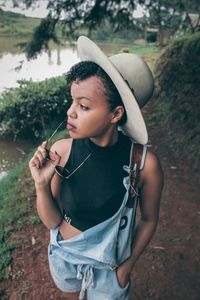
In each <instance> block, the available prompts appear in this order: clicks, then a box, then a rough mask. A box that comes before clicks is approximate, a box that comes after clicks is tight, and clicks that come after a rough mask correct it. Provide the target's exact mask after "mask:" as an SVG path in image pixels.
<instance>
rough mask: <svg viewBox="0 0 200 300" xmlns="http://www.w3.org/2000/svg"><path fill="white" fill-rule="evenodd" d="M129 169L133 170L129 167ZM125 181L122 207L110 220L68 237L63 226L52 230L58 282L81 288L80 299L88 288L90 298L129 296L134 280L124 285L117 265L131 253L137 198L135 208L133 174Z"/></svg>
mask: <svg viewBox="0 0 200 300" xmlns="http://www.w3.org/2000/svg"><path fill="white" fill-rule="evenodd" d="M125 169H126V170H127V172H129V167H127V166H125ZM123 183H124V186H125V187H126V190H127V191H126V193H125V196H124V199H123V202H122V204H121V207H120V208H119V210H118V211H117V213H116V214H115V215H113V216H112V217H111V218H109V219H108V220H106V221H104V222H102V223H100V224H98V225H96V226H94V227H92V228H89V229H88V230H86V231H84V232H82V233H80V234H79V235H77V236H75V237H73V238H71V239H68V240H62V239H59V228H56V229H53V230H51V231H50V244H49V248H48V249H49V251H48V254H49V255H48V256H49V265H50V271H51V274H52V277H53V279H54V282H55V283H56V285H57V286H58V288H59V289H61V290H62V291H64V292H77V291H80V296H79V299H80V300H81V299H83V298H84V294H85V292H86V290H87V299H88V300H102V299H105V300H128V297H129V287H130V283H129V282H128V283H127V285H126V287H125V288H121V287H120V285H119V283H118V280H117V277H116V272H115V269H116V267H117V266H119V265H120V264H121V263H122V262H123V261H124V260H125V259H127V258H128V257H129V256H130V254H131V243H132V237H133V234H134V227H135V211H136V207H137V198H134V199H132V200H133V201H134V203H133V207H132V208H128V207H127V206H126V204H127V201H128V196H129V189H130V184H129V178H128V177H125V178H124V181H123Z"/></svg>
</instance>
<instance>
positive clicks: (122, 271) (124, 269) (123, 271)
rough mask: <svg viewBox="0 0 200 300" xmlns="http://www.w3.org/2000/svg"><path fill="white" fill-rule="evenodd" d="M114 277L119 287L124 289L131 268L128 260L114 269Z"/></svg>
mask: <svg viewBox="0 0 200 300" xmlns="http://www.w3.org/2000/svg"><path fill="white" fill-rule="evenodd" d="M116 275H117V279H118V283H119V285H120V287H121V288H125V286H126V285H127V283H128V281H129V279H130V276H131V268H130V263H129V262H128V260H127V261H125V262H123V263H122V264H121V265H119V267H118V268H117V269H116Z"/></svg>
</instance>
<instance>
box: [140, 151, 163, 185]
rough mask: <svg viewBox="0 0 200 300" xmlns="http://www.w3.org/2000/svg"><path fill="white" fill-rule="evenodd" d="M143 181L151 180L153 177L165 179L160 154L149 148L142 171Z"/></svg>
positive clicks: (160, 179)
mask: <svg viewBox="0 0 200 300" xmlns="http://www.w3.org/2000/svg"><path fill="white" fill-rule="evenodd" d="M141 177H142V178H141V179H142V181H143V182H144V181H150V180H151V178H152V179H153V178H154V179H156V178H157V179H158V180H159V181H163V170H162V166H161V163H160V159H159V158H158V156H157V155H156V154H155V153H154V152H153V151H151V150H149V149H148V150H147V154H146V159H145V164H144V168H143V170H142V172H141Z"/></svg>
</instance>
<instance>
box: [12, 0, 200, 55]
mask: <svg viewBox="0 0 200 300" xmlns="http://www.w3.org/2000/svg"><path fill="white" fill-rule="evenodd" d="M13 1H14V2H15V5H16V0H13ZM39 2H40V1H39V0H21V1H18V3H19V4H18V5H23V4H26V6H27V7H31V6H34V5H36V4H38V3H39ZM47 3H48V4H47V9H48V11H49V13H48V15H47V17H46V18H45V19H43V20H42V21H41V24H40V25H39V27H37V28H36V30H35V32H34V34H33V38H32V40H31V42H30V43H29V45H28V47H27V57H28V58H29V59H30V58H32V57H34V56H35V55H36V54H37V53H39V52H40V51H41V50H42V48H43V47H47V45H48V41H49V40H50V39H53V40H54V41H55V42H59V40H58V38H57V36H56V24H58V23H59V24H60V25H61V26H62V30H63V32H64V33H65V35H66V36H67V37H68V38H74V37H76V33H77V30H81V29H82V28H85V29H88V32H89V34H90V32H91V30H93V29H95V28H97V27H98V26H99V25H100V24H102V23H103V22H104V21H105V20H106V21H107V22H109V23H110V24H111V25H112V26H113V28H114V30H119V29H121V28H130V27H131V28H133V26H135V24H136V23H139V22H138V20H137V22H136V20H135V19H134V15H133V12H134V10H135V9H136V7H137V5H138V4H140V5H142V7H143V8H144V11H145V12H146V13H145V14H146V17H144V18H143V19H142V20H141V24H143V25H144V23H145V24H146V25H151V26H152V25H154V26H157V27H158V29H159V37H160V44H161V45H162V40H163V29H164V28H170V26H171V27H173V28H174V29H175V28H177V26H178V24H179V23H180V19H181V15H182V14H183V13H186V12H187V13H189V12H194V11H195V12H198V11H199V0H155V1H154V0H48V1H47Z"/></svg>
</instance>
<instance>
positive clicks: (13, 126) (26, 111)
mask: <svg viewBox="0 0 200 300" xmlns="http://www.w3.org/2000/svg"><path fill="white" fill-rule="evenodd" d="M67 98H68V89H67V84H66V81H65V79H64V77H56V78H51V79H48V80H45V81H41V82H32V81H21V82H20V87H19V88H13V89H10V90H8V91H5V92H4V93H3V94H2V95H1V97H0V135H1V136H12V137H14V138H17V137H22V138H33V137H37V138H39V137H41V135H42V133H43V132H44V131H45V130H46V128H47V127H48V128H49V124H52V123H53V124H52V126H56V125H55V124H58V123H59V122H61V121H62V120H63V119H64V118H65V117H66V110H67V106H68V101H67Z"/></svg>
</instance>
